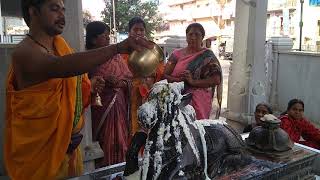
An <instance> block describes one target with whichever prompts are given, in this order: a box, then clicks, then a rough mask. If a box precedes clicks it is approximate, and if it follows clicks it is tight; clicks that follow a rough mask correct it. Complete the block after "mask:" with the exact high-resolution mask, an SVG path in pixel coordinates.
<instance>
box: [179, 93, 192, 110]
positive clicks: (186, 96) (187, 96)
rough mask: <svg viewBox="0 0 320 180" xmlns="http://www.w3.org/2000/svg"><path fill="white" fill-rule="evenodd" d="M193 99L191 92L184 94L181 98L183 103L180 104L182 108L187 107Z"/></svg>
mask: <svg viewBox="0 0 320 180" xmlns="http://www.w3.org/2000/svg"><path fill="white" fill-rule="evenodd" d="M191 100H192V94H191V93H187V94H184V95H183V97H182V99H181V103H180V104H179V107H180V108H182V107H185V106H186V105H188V104H190V102H191Z"/></svg>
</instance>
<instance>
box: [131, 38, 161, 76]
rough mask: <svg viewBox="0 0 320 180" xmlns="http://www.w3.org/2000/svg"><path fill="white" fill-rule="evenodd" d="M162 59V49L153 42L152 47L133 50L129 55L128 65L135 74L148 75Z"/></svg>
mask: <svg viewBox="0 0 320 180" xmlns="http://www.w3.org/2000/svg"><path fill="white" fill-rule="evenodd" d="M163 60H164V54H163V51H162V49H161V48H160V47H159V46H158V45H157V44H156V43H154V47H153V48H152V49H147V48H145V49H143V50H142V51H140V52H138V51H133V52H132V53H131V54H130V56H129V67H130V70H131V71H132V72H133V73H134V74H135V76H140V77H148V76H150V75H151V74H152V73H154V72H155V71H156V69H157V67H158V65H159V63H160V62H162V61H163Z"/></svg>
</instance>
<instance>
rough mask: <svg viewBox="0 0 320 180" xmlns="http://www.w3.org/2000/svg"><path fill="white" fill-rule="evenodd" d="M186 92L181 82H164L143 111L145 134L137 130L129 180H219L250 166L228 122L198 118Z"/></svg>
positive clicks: (129, 161) (155, 88) (128, 166)
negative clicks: (141, 149) (140, 158)
mask: <svg viewBox="0 0 320 180" xmlns="http://www.w3.org/2000/svg"><path fill="white" fill-rule="evenodd" d="M183 89H184V83H183V82H180V83H168V82H167V81H166V80H163V81H160V82H158V83H156V84H155V85H154V86H153V88H152V90H151V92H150V94H149V97H148V100H147V102H145V103H144V104H143V105H142V106H141V107H140V108H139V110H138V111H139V112H138V116H139V123H140V125H141V126H142V127H143V128H145V129H146V131H147V133H143V132H138V133H136V134H135V136H134V137H133V139H132V142H131V145H130V147H129V150H128V152H127V156H126V160H127V163H126V168H125V172H124V176H125V177H126V179H130V178H131V179H141V180H152V179H153V180H162V179H163V180H167V179H169V180H170V179H192V180H196V179H199V180H203V179H206V180H207V179H215V178H217V177H219V176H221V175H224V174H226V173H228V172H231V171H233V170H237V169H239V168H240V167H243V166H245V165H246V164H249V163H250V158H249V157H248V156H246V154H245V143H244V141H243V140H242V138H241V137H240V135H239V134H237V133H236V132H235V131H234V130H233V129H232V128H231V127H229V126H228V125H227V124H226V123H222V122H220V121H217V120H196V119H195V111H194V109H193V107H192V106H190V105H189V103H190V100H191V94H185V95H183V94H182V91H183ZM143 145H145V147H144V155H143V164H142V166H140V167H139V166H138V153H139V151H140V148H141V147H142V146H143ZM133 177H134V178H133Z"/></svg>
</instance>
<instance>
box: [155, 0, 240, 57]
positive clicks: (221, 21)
mask: <svg viewBox="0 0 320 180" xmlns="http://www.w3.org/2000/svg"><path fill="white" fill-rule="evenodd" d="M159 12H160V14H161V16H162V18H163V20H164V21H165V25H164V27H163V28H162V31H161V32H158V33H157V34H156V40H157V42H158V43H161V44H168V43H169V45H171V46H177V47H183V46H186V41H185V34H186V32H185V30H186V28H187V26H188V25H189V24H190V23H192V22H198V23H201V24H202V25H203V27H204V29H205V31H206V37H205V39H211V40H214V39H216V41H213V42H212V49H213V50H214V51H215V53H218V49H219V47H218V46H219V45H220V44H221V43H223V44H227V45H229V47H228V48H227V49H228V50H229V51H230V52H231V51H232V45H233V33H234V18H235V0H163V1H160V5H159Z"/></svg>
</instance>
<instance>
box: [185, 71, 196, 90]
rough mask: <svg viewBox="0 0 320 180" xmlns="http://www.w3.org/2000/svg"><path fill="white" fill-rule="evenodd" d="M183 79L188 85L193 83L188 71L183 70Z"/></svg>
mask: <svg viewBox="0 0 320 180" xmlns="http://www.w3.org/2000/svg"><path fill="white" fill-rule="evenodd" d="M182 77H183V80H184V81H185V82H187V83H188V84H189V85H191V86H192V85H193V82H194V79H193V78H192V74H191V72H190V71H188V70H186V71H184V72H183V75H182Z"/></svg>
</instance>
